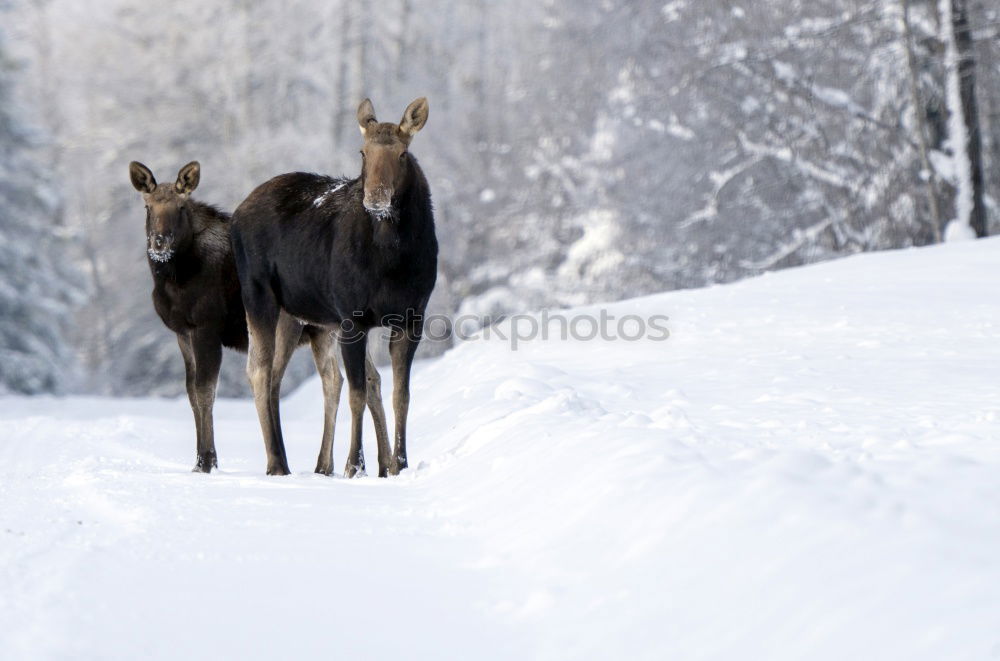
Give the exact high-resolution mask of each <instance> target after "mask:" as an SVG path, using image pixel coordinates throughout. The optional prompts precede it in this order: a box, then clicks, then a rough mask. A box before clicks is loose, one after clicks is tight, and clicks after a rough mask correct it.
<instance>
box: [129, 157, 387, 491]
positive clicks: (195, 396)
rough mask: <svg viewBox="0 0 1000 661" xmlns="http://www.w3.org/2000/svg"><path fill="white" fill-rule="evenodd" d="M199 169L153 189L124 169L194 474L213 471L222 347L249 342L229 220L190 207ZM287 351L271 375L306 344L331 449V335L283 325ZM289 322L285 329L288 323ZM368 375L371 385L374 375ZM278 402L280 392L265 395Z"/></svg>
mask: <svg viewBox="0 0 1000 661" xmlns="http://www.w3.org/2000/svg"><path fill="white" fill-rule="evenodd" d="M200 172H201V168H200V166H199V165H198V163H197V162H196V161H193V162H191V163H189V164H187V165H186V166H184V167H183V168H181V170H180V172H179V173H178V176H177V181H176V182H175V183H172V184H157V183H156V180H155V179H154V178H153V173H152V172H151V171H150V170H149V168H147V167H146V166H145V165H143V164H141V163H138V162H135V161H133V162H132V163H131V164H130V165H129V174H130V177H131V180H132V185H133V186H135V188H136V190H138V191H139V192H141V193H142V198H143V201H144V202H145V203H146V249H147V250H146V252H147V259H148V261H149V267H150V271H151V272H152V274H153V307H154V308H155V309H156V313H157V314H158V315H159V316H160V319H161V320H163V323H164V324H165V325H166V326H167V328H169V329H170V330H172V331H173V332H174V333H176V335H177V343H178V345H179V346H180V349H181V355H182V356H183V358H184V367H185V374H186V385H187V393H188V400H189V401H190V403H191V410H192V411H193V412H194V419H195V429H196V432H197V439H198V441H197V461H196V463H195V467H194V470H195V471H198V472H205V473H208V472H211V470H212V468H216V467H218V459H217V455H216V450H215V433H214V426H213V421H212V409H213V407H214V404H215V390H216V384H217V382H218V377H219V367H220V366H221V364H222V347H223V346H226V347H229V348H231V349H235V350H237V351H246V350H247V347H248V344H249V341H248V334H247V321H246V312H245V310H244V308H243V300H242V297H241V294H240V283H239V278H238V277H237V274H236V266H235V264H234V261H233V251H232V245H231V243H230V226H231V224H230V216H229V214H227V213H224V212H222V211H220V210H218V209H216V208H215V207H213V206H210V205H208V204H203V203H201V202H198V201H195V200H192V199H191V197H190V195H191V192H192V191H193V190H194V189H195V188H196V187H197V186H198V182H199V179H200ZM284 322H285V323H284V325H283V328H284V332H285V334H286V335H287V336H288V337H289V340H290V344H289V347H288V351H287V352H285V353H283V354H281V355H278V356H276V357H275V362H274V366H273V367H274V369H275V370H276V371H277V372H278V373H284V370H285V367H286V366H287V364H288V360H289V358H290V357H291V352H292V351H294V349H295V347H296V346H299V345H302V344H305V343H306V342H309V343H310V344H312V349H313V357H314V359H315V360H316V367H317V369H318V370H319V372H320V376H321V377H322V380H323V392H324V401H325V410H326V416H325V420H324V428H323V442H324V443H328V444H332V438H333V428H334V422H335V421H336V411H337V404H338V402H339V399H340V389H341V384H342V383H343V377H342V376H341V374H340V367H339V365H338V362H337V359H336V351H335V343H334V338H333V336H332V335H331V333H330V331H328V330H326V329H323V328H319V327H317V326H310V325H304V324H301V323H299V322H298V321H295V320H289V319H286V320H284ZM289 322H290V323H289ZM368 371H370V372H374V377H373V378H374V379H375V380H376V381H377V379H378V372H377V371H375V369H374V367H372V366H369V367H368ZM368 395H369V398H370V399H371V402H370V404H371V405H372V406H373V407H375V408H378V409H381V407H382V402H381V391H380V389H375V388H370V389H369V391H368ZM270 396H271V397H273V398H275V399H276V398H277V396H278V392H277V391H275V392H273V393H270Z"/></svg>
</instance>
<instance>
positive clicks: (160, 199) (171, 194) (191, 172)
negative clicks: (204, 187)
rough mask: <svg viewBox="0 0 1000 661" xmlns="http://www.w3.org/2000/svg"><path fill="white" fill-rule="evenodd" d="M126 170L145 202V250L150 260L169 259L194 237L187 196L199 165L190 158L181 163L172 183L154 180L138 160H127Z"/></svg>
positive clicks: (167, 260)
mask: <svg viewBox="0 0 1000 661" xmlns="http://www.w3.org/2000/svg"><path fill="white" fill-rule="evenodd" d="M128 171H129V177H130V178H131V179H132V185H133V186H135V189H136V190H137V191H139V192H140V193H142V199H143V201H144V202H145V203H146V253H147V254H148V255H149V258H150V259H151V260H153V261H154V262H169V261H170V259H171V258H172V257H173V256H174V253H176V252H177V251H178V250H183V249H184V248H185V247H187V245H189V244H190V242H191V241H192V239H193V237H194V222H193V213H192V210H191V206H190V204H189V202H188V199H189V197H190V195H191V191H193V190H194V189H195V188H197V187H198V181H199V179H200V178H201V165H199V164H198V161H191V162H190V163H188V164H187V165H185V166H184V167H182V168H181V169H180V172H178V173H177V181H175V182H174V183H173V184H157V183H156V179H155V178H154V177H153V173H152V172H151V171H150V169H149V168H147V167H146V166H145V165H143V164H142V163H139V162H138V161H132V162H131V163H129V166H128Z"/></svg>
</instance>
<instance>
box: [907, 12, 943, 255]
mask: <svg viewBox="0 0 1000 661" xmlns="http://www.w3.org/2000/svg"><path fill="white" fill-rule="evenodd" d="M900 5H902V10H903V43H904V49H905V51H906V66H907V73H908V77H909V85H910V105H911V106H913V115H914V118H915V119H916V129H917V145H919V147H920V168H921V169H922V170H923V171H924V172H925V173H926V177H927V203H928V206H929V207H930V211H931V223H932V225H933V232H934V242H935V243H941V210H940V208H939V206H938V192H937V174H936V173H935V172H934V168H933V167H932V166H931V163H930V159H929V158H928V156H927V153H928V151H929V149H928V146H927V127H926V125H925V124H926V123H925V121H924V105H923V102H922V101H921V100H920V86H919V84H918V82H917V65H916V57H915V56H914V53H913V35H912V32H911V30H910V1H909V0H900Z"/></svg>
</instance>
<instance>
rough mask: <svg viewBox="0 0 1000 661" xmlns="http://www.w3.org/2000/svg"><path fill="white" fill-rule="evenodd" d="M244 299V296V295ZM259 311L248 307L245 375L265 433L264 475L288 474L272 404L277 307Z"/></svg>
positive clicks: (278, 424) (286, 460) (282, 442)
mask: <svg viewBox="0 0 1000 661" xmlns="http://www.w3.org/2000/svg"><path fill="white" fill-rule="evenodd" d="M244 302H246V295H244ZM261 307H262V308H264V309H263V310H262V311H261V312H262V314H255V315H254V316H251V315H250V312H249V310H250V306H247V308H248V311H247V329H248V330H249V331H250V350H249V352H248V355H247V377H248V378H249V379H250V388H251V389H252V390H253V401H254V405H255V406H256V407H257V417H259V418H260V428H261V432H263V434H264V449H265V451H266V452H267V474H268V475H288V474H289V472H290V471H289V470H288V458H287V457H286V456H285V442H284V440H283V439H282V437H281V424H280V422H279V421H278V416H277V410H272V407H271V370H272V369H273V365H274V344H275V331H276V330H277V323H278V306H277V305H276V304H274V305H273V307H272V306H267V307H265V306H261Z"/></svg>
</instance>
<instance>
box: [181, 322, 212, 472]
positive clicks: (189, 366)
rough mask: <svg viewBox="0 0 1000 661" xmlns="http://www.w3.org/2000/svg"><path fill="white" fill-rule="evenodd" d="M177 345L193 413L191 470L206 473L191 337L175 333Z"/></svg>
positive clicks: (208, 469)
mask: <svg viewBox="0 0 1000 661" xmlns="http://www.w3.org/2000/svg"><path fill="white" fill-rule="evenodd" d="M177 345H178V346H179V347H180V348H181V356H182V357H183V358H184V385H185V387H186V388H187V394H188V402H189V403H190V404H191V413H192V414H194V433H195V437H196V438H197V439H198V440H197V445H196V446H195V451H196V453H197V457H198V458H197V460H196V462H195V465H194V469H192V470H193V472H195V473H207V472H209V471H211V469H212V468H211V466H208V467H207V468H206V467H205V466H203V465H202V462H201V443H202V440H201V407H200V406H199V405H198V392H197V391H196V390H195V385H194V381H195V379H194V375H195V365H194V349H193V348H191V338H190V337H188V336H187V335H181V334H178V335H177Z"/></svg>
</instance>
